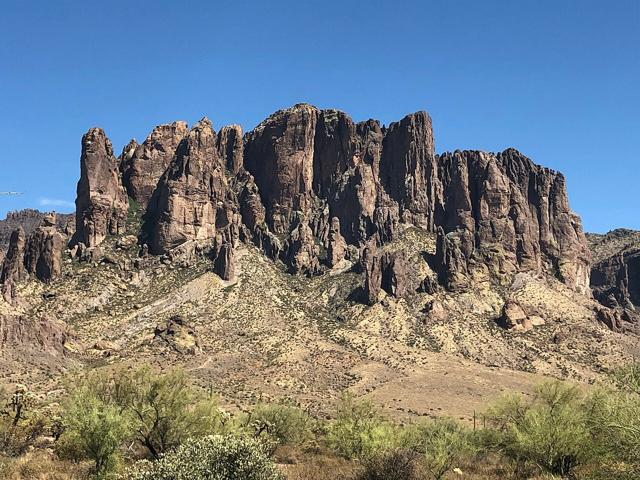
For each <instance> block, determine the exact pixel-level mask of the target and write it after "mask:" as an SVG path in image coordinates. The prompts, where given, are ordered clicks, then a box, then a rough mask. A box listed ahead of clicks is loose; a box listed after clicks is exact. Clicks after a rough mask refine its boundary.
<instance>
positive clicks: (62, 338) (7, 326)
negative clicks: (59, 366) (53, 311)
mask: <svg viewBox="0 0 640 480" xmlns="http://www.w3.org/2000/svg"><path fill="white" fill-rule="evenodd" d="M68 340H69V332H68V331H67V327H66V325H64V323H62V322H57V321H53V320H50V319H47V318H43V319H32V318H27V317H25V316H23V315H0V349H7V348H9V347H26V348H34V347H35V348H38V349H39V350H40V352H43V351H45V352H48V353H53V354H63V353H64V351H65V344H66V343H67V341H68Z"/></svg>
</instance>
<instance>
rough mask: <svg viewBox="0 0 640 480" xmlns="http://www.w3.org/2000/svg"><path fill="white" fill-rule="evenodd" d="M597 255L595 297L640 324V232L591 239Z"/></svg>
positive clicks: (616, 232)
mask: <svg viewBox="0 0 640 480" xmlns="http://www.w3.org/2000/svg"><path fill="white" fill-rule="evenodd" d="M588 238H589V243H590V246H591V248H592V250H593V252H594V264H593V266H592V267H591V287H592V290H593V295H594V297H595V298H596V300H598V301H599V302H600V303H602V304H603V305H604V306H606V307H609V308H612V309H617V310H621V311H622V313H623V314H624V315H623V316H624V317H633V318H634V319H635V320H636V321H638V320H640V232H637V231H633V230H627V229H617V230H613V231H611V232H609V233H607V234H606V235H594V234H591V235H589V237H588Z"/></svg>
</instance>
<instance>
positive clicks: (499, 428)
mask: <svg viewBox="0 0 640 480" xmlns="http://www.w3.org/2000/svg"><path fill="white" fill-rule="evenodd" d="M486 418H487V420H488V422H489V425H490V427H491V429H492V430H493V431H492V432H490V434H488V435H486V437H485V438H486V439H487V440H488V441H489V442H490V443H491V444H490V445H489V446H491V447H493V448H495V449H497V450H498V451H499V452H501V453H502V454H504V455H505V456H507V457H508V458H510V459H512V460H514V461H515V462H516V464H518V465H519V466H524V465H527V464H533V465H536V466H537V467H539V468H541V469H542V470H545V471H547V472H549V473H551V474H554V475H564V476H569V475H571V474H572V473H573V471H574V469H575V468H576V467H577V466H578V465H581V464H584V463H585V462H588V461H589V460H591V459H592V458H594V456H596V455H597V451H598V449H597V442H596V437H595V435H594V432H593V430H592V429H591V428H590V420H589V408H588V399H586V398H585V397H584V395H583V394H582V393H581V391H580V390H579V389H578V388H577V387H575V386H569V385H566V384H564V383H561V382H552V383H545V384H543V385H541V386H540V387H539V388H538V389H537V391H536V394H535V395H534V397H533V398H532V399H531V400H529V401H525V400H524V399H523V398H522V397H520V396H510V397H505V398H504V399H503V400H501V401H500V402H498V403H497V404H496V405H494V406H493V407H492V408H491V409H490V410H489V411H488V412H487V414H486Z"/></svg>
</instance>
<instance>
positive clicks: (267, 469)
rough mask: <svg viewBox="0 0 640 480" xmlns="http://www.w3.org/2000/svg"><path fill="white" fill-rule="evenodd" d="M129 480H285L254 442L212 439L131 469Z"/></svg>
mask: <svg viewBox="0 0 640 480" xmlns="http://www.w3.org/2000/svg"><path fill="white" fill-rule="evenodd" d="M125 478H126V479H127V480H232V479H237V480H241V479H242V480H282V476H281V475H280V473H279V472H278V470H277V468H276V467H275V465H274V464H273V462H272V461H271V460H270V458H269V456H268V455H267V454H266V452H265V450H264V448H263V445H262V444H261V443H260V442H259V441H258V440H257V439H254V438H246V437H236V436H230V435H226V436H222V435H213V436H207V437H203V438H200V439H191V440H187V441H186V442H185V443H183V444H182V445H181V446H180V447H178V448H177V449H176V450H173V451H170V452H168V453H167V454H166V455H164V456H163V457H162V458H161V459H160V460H158V461H156V462H148V461H142V462H138V463H137V464H136V465H135V466H134V467H132V468H131V469H130V470H129V472H128V473H127V476H126V477H125Z"/></svg>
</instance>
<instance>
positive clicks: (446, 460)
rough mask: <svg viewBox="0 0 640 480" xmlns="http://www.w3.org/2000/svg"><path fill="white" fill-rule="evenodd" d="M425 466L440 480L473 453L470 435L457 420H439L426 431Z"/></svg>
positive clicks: (430, 424)
mask: <svg viewBox="0 0 640 480" xmlns="http://www.w3.org/2000/svg"><path fill="white" fill-rule="evenodd" d="M423 433H424V446H423V448H424V450H423V454H424V464H425V467H426V468H427V470H428V471H429V473H430V474H431V476H432V477H433V478H434V479H435V480H440V479H441V478H443V477H444V475H445V474H446V473H447V472H448V471H449V470H451V469H452V468H453V467H454V466H455V465H456V463H457V462H460V461H461V460H462V458H463V457H464V456H465V455H468V454H469V453H470V452H471V451H472V448H471V442H470V441H469V433H468V432H467V431H466V430H465V429H464V428H463V427H462V426H461V425H460V424H459V423H458V422H456V421H455V420H453V419H450V418H438V419H436V420H434V421H433V422H431V423H429V424H426V425H425V427H424V429H423Z"/></svg>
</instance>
